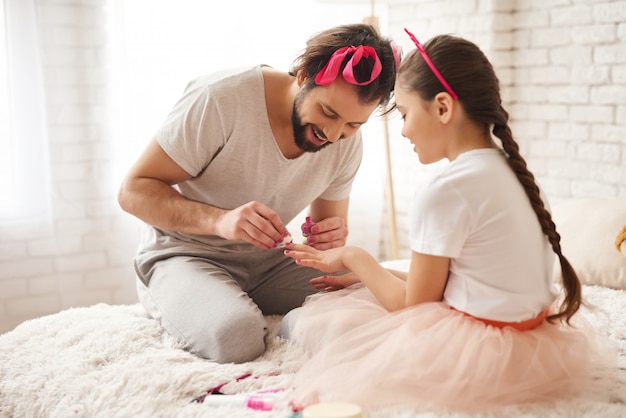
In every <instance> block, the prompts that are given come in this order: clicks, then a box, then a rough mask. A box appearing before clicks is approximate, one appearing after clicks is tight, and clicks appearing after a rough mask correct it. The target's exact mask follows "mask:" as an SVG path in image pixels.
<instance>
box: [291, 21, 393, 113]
mask: <svg viewBox="0 0 626 418" xmlns="http://www.w3.org/2000/svg"><path fill="white" fill-rule="evenodd" d="M359 45H364V46H371V47H373V48H374V49H375V50H376V54H377V55H378V58H379V59H380V61H381V63H382V71H381V73H380V75H379V76H378V77H377V78H376V79H375V80H374V81H372V82H371V83H370V84H367V85H365V86H357V85H355V86H354V87H355V90H356V91H357V93H358V97H359V100H360V101H361V102H362V103H372V102H374V101H377V102H378V104H379V105H381V106H384V105H386V104H387V103H388V102H389V100H390V98H391V92H392V91H393V86H394V84H395V78H396V77H395V76H396V70H397V69H396V63H395V59H394V54H393V50H392V48H391V44H390V40H389V39H386V38H384V37H382V36H380V34H379V33H378V31H377V30H376V28H374V27H373V26H372V25H368V24H360V23H359V24H351V25H341V26H337V27H334V28H331V29H327V30H325V31H323V32H319V33H317V34H315V35H313V36H312V37H311V38H309V40H308V41H307V43H306V48H305V49H304V51H303V52H302V53H301V54H300V56H298V57H297V58H296V59H295V60H294V62H293V63H292V65H291V68H290V70H289V74H291V75H293V76H296V75H297V73H298V71H303V72H304V74H306V76H307V80H306V81H305V86H304V87H305V88H308V89H310V88H313V87H315V76H316V75H317V73H318V72H320V70H321V69H322V68H324V66H325V65H326V64H327V63H328V60H329V59H330V57H331V56H332V55H333V53H334V52H335V51H337V50H338V49H339V48H343V47H345V46H359ZM351 57H352V54H349V55H348V56H347V57H346V58H345V60H344V62H343V63H342V65H341V69H342V70H343V68H344V67H345V65H346V63H347V62H348V60H349V59H350V58H351ZM373 66H374V59H373V58H371V57H370V58H367V59H362V60H361V61H360V62H359V64H358V65H357V66H356V67H355V68H354V75H355V78H356V79H357V81H363V80H367V79H369V77H370V74H371V73H372V68H373Z"/></svg>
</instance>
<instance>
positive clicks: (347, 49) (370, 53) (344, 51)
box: [315, 45, 383, 86]
mask: <svg viewBox="0 0 626 418" xmlns="http://www.w3.org/2000/svg"><path fill="white" fill-rule="evenodd" d="M348 54H352V58H350V61H348V62H347V63H346V66H345V67H344V69H343V72H342V75H343V78H344V79H345V80H346V81H347V82H348V83H350V84H355V85H357V86H365V85H368V84H369V83H371V82H372V81H374V80H376V77H378V75H379V74H380V72H381V71H382V68H383V65H382V64H381V63H380V58H378V55H376V50H375V49H374V48H372V47H371V46H363V45H359V46H344V47H343V48H339V49H338V50H336V51H335V52H334V53H333V55H331V57H330V59H329V60H328V63H326V65H325V66H324V68H322V69H321V71H320V72H319V73H317V75H316V76H315V83H316V84H318V85H320V86H327V85H329V84H331V83H332V82H333V81H335V79H336V78H337V76H338V75H339V70H340V69H341V64H342V63H343V60H344V59H345V58H346V57H347V56H348ZM368 57H374V68H372V74H371V75H370V79H369V80H366V81H363V82H361V83H359V82H358V81H356V79H355V78H354V67H356V66H357V65H358V64H359V62H361V58H368Z"/></svg>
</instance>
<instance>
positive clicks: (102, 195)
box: [0, 0, 138, 332]
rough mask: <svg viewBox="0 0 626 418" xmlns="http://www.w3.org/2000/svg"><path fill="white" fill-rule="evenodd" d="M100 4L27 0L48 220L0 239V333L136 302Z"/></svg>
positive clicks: (130, 228) (131, 228) (97, 0)
mask: <svg viewBox="0 0 626 418" xmlns="http://www.w3.org/2000/svg"><path fill="white" fill-rule="evenodd" d="M105 4H106V1H105V0H90V1H82V0H75V1H70V0H36V2H35V5H36V11H37V21H38V24H39V29H40V33H39V38H40V42H41V45H42V49H41V53H42V63H43V67H44V70H43V74H44V86H45V92H46V104H47V118H48V128H49V129H48V132H49V139H50V145H49V151H50V159H51V181H52V201H53V214H54V215H53V216H54V218H53V226H52V231H44V232H43V233H42V231H39V230H36V229H35V228H28V227H25V228H24V229H22V230H17V231H16V230H15V229H11V232H10V233H9V234H4V233H3V234H2V236H0V332H4V331H7V330H10V329H12V328H13V327H15V326H16V325H17V324H19V323H20V322H22V321H24V320H26V319H30V318H33V317H36V316H39V315H45V314H49V313H53V312H56V311H58V310H61V309H65V308H68V307H73V306H88V305H91V304H94V303H99V302H105V303H112V304H113V303H132V302H135V301H136V295H135V290H134V272H133V268H132V261H131V260H132V255H133V253H134V251H135V248H136V245H137V237H138V224H137V223H136V222H134V221H133V220H132V219H130V218H129V217H128V215H127V214H125V213H123V212H122V211H121V210H120V209H119V208H118V207H117V203H116V200H115V193H116V189H117V185H116V184H113V182H112V181H111V178H112V176H111V173H110V171H111V151H110V145H109V140H110V138H108V137H107V130H106V124H107V114H106V107H107V103H106V102H105V98H104V94H103V91H104V89H105V87H106V83H107V80H108V78H107V66H108V61H107V51H106V39H105V24H106V17H107V14H106V13H107V10H106V8H105ZM3 232H4V231H3Z"/></svg>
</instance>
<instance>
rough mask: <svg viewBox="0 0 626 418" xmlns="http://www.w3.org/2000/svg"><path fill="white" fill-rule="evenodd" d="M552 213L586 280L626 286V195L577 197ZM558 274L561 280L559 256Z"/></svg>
mask: <svg viewBox="0 0 626 418" xmlns="http://www.w3.org/2000/svg"><path fill="white" fill-rule="evenodd" d="M552 217H553V220H554V223H555V224H556V230H557V232H558V233H559V234H560V235H561V248H562V250H563V254H564V255H565V257H566V258H567V259H568V260H569V262H570V264H571V265H572V267H573V268H574V270H576V273H577V274H578V277H579V278H580V281H581V282H582V284H586V285H599V286H605V287H610V288H613V289H626V242H624V239H626V231H625V230H626V199H619V198H589V199H575V200H571V201H567V202H564V203H562V204H560V205H557V206H555V207H554V208H553V210H552ZM622 234H625V235H623V236H622ZM620 237H621V238H620ZM620 249H621V251H620ZM554 275H555V277H554V278H555V280H558V281H559V282H560V281H561V269H560V266H559V263H558V260H557V262H556V265H555V268H554Z"/></svg>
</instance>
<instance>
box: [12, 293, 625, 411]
mask: <svg viewBox="0 0 626 418" xmlns="http://www.w3.org/2000/svg"><path fill="white" fill-rule="evenodd" d="M584 295H585V297H586V298H587V299H588V301H589V302H591V303H592V304H594V305H597V306H599V307H601V310H602V311H603V312H604V313H602V312H598V311H596V310H593V311H592V310H590V309H588V308H585V309H584V310H583V314H584V315H585V316H588V318H589V320H590V321H591V322H592V323H593V324H594V326H596V327H597V329H598V330H600V331H601V332H602V333H604V334H606V335H608V336H610V337H611V338H612V339H613V340H615V341H616V342H617V344H618V346H619V350H620V355H621V357H620V361H621V364H620V368H619V369H618V370H615V372H616V374H617V377H616V379H615V381H614V382H613V383H612V384H611V386H612V388H611V389H609V390H602V391H600V390H595V391H593V390H592V391H590V392H589V393H587V394H586V396H583V397H581V398H578V399H573V400H571V401H568V402H560V403H558V404H556V405H549V406H547V405H539V404H537V405H534V404H531V405H524V406H512V407H509V408H506V409H503V410H500V411H497V412H490V413H488V414H487V413H485V414H481V415H480V416H481V417H488V418H495V417H539V416H541V417H563V416H569V417H594V418H596V417H604V418H607V417H608V418H611V417H626V371H625V366H626V361H625V360H626V292H625V291H619V290H612V289H608V288H604V287H596V286H585V287H584ZM268 320H269V322H270V326H271V332H272V334H271V338H270V339H269V346H268V350H267V352H266V353H265V355H263V356H262V357H260V358H258V359H256V360H255V361H253V362H250V363H246V364H240V365H235V364H223V365H219V364H215V363H212V362H209V361H204V360H201V359H199V358H196V357H194V356H192V355H190V354H189V353H187V352H185V351H183V350H181V349H180V348H179V347H178V345H177V344H176V342H175V341H173V339H172V338H171V337H170V336H169V335H168V334H166V333H164V331H163V330H162V329H161V328H160V327H159V325H158V324H157V323H156V322H155V321H154V320H152V319H149V318H147V317H146V315H145V314H144V312H143V310H142V308H141V306H140V305H138V304H137V305H123V306H110V305H104V304H100V305H95V306H92V307H88V308H74V309H69V310H65V311H62V312H59V313H57V314H53V315H49V316H45V317H41V318H38V319H34V320H31V321H27V322H25V323H23V324H21V325H20V326H18V327H17V328H16V329H14V330H13V331H11V332H8V333H6V334H3V335H0V417H63V418H67V417H106V418H111V417H151V418H153V417H168V418H169V417H229V418H230V417H259V418H262V417H281V418H288V417H290V416H292V413H291V411H290V410H288V409H279V410H274V411H270V412H262V411H252V410H248V409H245V408H239V407H221V406H220V407H209V406H207V405H206V404H198V403H190V400H191V399H192V398H194V397H195V396H197V395H199V394H201V393H203V392H204V391H205V390H206V389H208V388H210V387H214V386H217V385H219V384H222V383H225V382H230V383H228V384H227V385H226V386H224V388H223V391H224V392H228V393H242V392H248V391H256V390H261V389H275V388H283V387H288V386H289V384H290V381H291V377H292V375H293V372H294V371H295V370H296V369H297V368H298V366H299V365H300V364H301V363H302V361H303V360H302V359H303V355H302V353H301V352H299V351H298V350H297V349H296V348H294V347H292V346H290V345H289V344H288V342H286V341H284V340H282V339H280V338H279V337H277V336H276V333H277V330H278V325H279V322H280V317H268ZM246 373H251V374H252V376H251V377H249V378H246V379H244V380H241V381H239V382H235V381H234V379H235V378H237V377H239V376H241V375H243V374H246ZM599 383H602V382H599ZM603 386H605V385H602V384H599V385H598V388H600V387H603ZM366 416H367V417H370V418H392V417H393V418H409V417H424V418H426V417H429V418H431V417H464V416H465V415H460V414H452V413H445V412H441V411H433V410H428V409H421V410H416V409H414V408H406V407H402V406H401V405H399V406H397V407H394V408H386V409H379V410H374V411H366Z"/></svg>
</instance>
